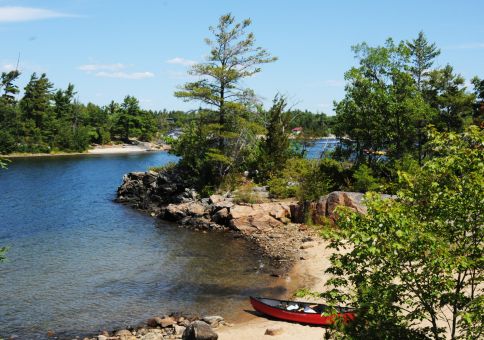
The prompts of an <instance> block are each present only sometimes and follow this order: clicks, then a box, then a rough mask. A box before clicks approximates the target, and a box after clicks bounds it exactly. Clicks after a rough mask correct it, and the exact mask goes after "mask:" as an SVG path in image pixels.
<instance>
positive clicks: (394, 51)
mask: <svg viewBox="0 0 484 340" xmlns="http://www.w3.org/2000/svg"><path fill="white" fill-rule="evenodd" d="M353 51H354V52H355V55H356V57H357V59H358V61H359V65H358V66H357V67H353V68H351V69H350V70H349V71H348V72H346V74H345V80H346V82H347V85H346V95H345V98H344V99H343V100H341V101H340V102H338V103H335V106H336V108H335V111H336V117H335V122H334V124H333V130H334V131H335V134H336V135H337V136H340V137H344V138H342V144H343V147H341V148H340V149H339V150H337V152H336V153H335V156H337V157H338V158H340V159H350V160H352V161H355V163H356V164H366V165H367V166H369V167H370V168H371V170H372V171H373V175H374V176H375V177H384V178H386V179H387V180H389V181H393V180H395V179H396V176H395V174H396V171H395V169H394V168H393V167H394V166H395V165H397V164H398V163H399V162H400V161H401V160H402V159H403V158H405V157H412V158H414V159H417V160H418V162H419V164H420V165H421V164H422V162H423V160H424V159H425V158H426V157H428V156H429V155H427V154H426V152H425V150H426V148H425V144H426V143H427V134H426V128H427V126H428V125H429V124H433V125H434V126H435V127H436V128H437V129H438V130H439V131H447V132H450V131H455V132H462V131H463V129H464V128H465V126H467V125H469V124H471V123H472V122H474V123H477V124H480V123H479V122H480V121H481V119H480V118H479V117H480V115H481V113H482V107H484V106H481V104H480V103H481V102H482V99H481V101H479V100H477V101H476V100H475V98H477V97H478V96H479V94H480V93H481V92H482V91H480V90H479V88H480V87H479V86H480V81H479V79H478V78H476V80H475V81H474V82H473V84H474V87H475V91H474V92H475V93H474V94H473V93H468V92H467V90H466V88H465V86H464V83H465V81H464V79H463V78H462V77H461V76H460V75H458V74H455V73H454V71H453V68H452V67H451V66H450V65H447V66H445V67H443V68H433V67H434V62H435V58H436V57H437V56H438V55H439V54H440V50H439V49H438V48H437V46H436V45H435V44H434V43H429V42H428V41H427V38H426V37H425V35H424V33H423V32H420V33H419V35H418V37H417V38H416V39H414V40H412V41H406V42H403V41H402V42H400V43H398V44H396V43H395V42H394V41H393V40H392V39H388V40H387V41H386V43H385V45H383V46H377V47H370V46H368V45H367V44H366V43H362V44H359V45H356V46H354V47H353ZM481 98H482V97H481Z"/></svg>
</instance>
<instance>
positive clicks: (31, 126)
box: [0, 71, 169, 154]
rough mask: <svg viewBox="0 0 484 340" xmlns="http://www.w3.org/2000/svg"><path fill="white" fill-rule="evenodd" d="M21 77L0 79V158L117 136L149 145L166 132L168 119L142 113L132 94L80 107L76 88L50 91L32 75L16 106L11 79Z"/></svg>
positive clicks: (71, 148)
mask: <svg viewBox="0 0 484 340" xmlns="http://www.w3.org/2000/svg"><path fill="white" fill-rule="evenodd" d="M19 75H20V73H19V72H18V71H11V72H8V73H5V72H4V73H2V76H1V81H0V90H1V91H2V95H1V96H0V154H9V153H13V152H26V153H38V152H42V153H49V152H53V151H68V152H82V151H85V150H86V149H87V148H88V147H89V145H90V144H91V143H98V144H106V143H109V142H110V141H111V140H112V139H116V138H119V139H123V140H125V141H129V138H135V139H139V140H143V141H149V140H152V139H154V138H155V137H157V133H158V130H161V129H163V128H164V126H162V119H161V118H162V117H163V115H164V114H166V115H169V113H166V112H153V111H146V110H142V109H141V108H140V107H139V103H138V100H137V99H136V98H134V97H131V96H127V97H126V98H125V99H124V101H123V103H122V104H121V105H120V104H117V103H115V102H111V104H109V105H108V106H106V107H104V108H101V107H99V106H97V105H95V104H92V103H88V104H87V105H84V104H81V103H79V102H77V101H76V100H75V99H74V98H75V96H76V94H77V93H76V92H75V90H74V85H72V84H69V85H68V86H67V88H66V89H65V90H63V89H57V90H55V91H53V90H52V87H53V85H52V83H51V82H50V81H49V80H48V78H47V76H46V75H45V74H42V75H41V76H40V77H39V76H37V75H36V74H35V73H34V74H33V75H32V76H31V78H30V81H29V82H28V84H27V85H26V86H25V91H24V96H23V97H22V98H21V100H20V101H19V102H17V99H16V95H17V94H18V92H19V90H18V87H17V86H16V85H15V81H16V80H17V78H18V77H19ZM166 125H168V123H166Z"/></svg>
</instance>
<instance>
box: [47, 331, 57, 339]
mask: <svg viewBox="0 0 484 340" xmlns="http://www.w3.org/2000/svg"><path fill="white" fill-rule="evenodd" d="M54 335H55V333H54V331H53V330H50V329H49V330H48V331H47V336H49V337H50V336H54Z"/></svg>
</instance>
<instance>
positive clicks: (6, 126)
mask: <svg viewBox="0 0 484 340" xmlns="http://www.w3.org/2000/svg"><path fill="white" fill-rule="evenodd" d="M19 76H20V72H19V71H17V70H14V71H10V72H7V73H6V72H3V73H2V76H1V80H0V89H1V91H2V95H1V96H0V153H10V152H13V151H14V150H15V144H16V142H17V141H16V139H17V130H18V124H19V117H18V108H17V100H16V98H15V96H16V95H17V94H18V92H19V89H18V86H17V85H15V83H14V82H15V80H17V78H18V77H19Z"/></svg>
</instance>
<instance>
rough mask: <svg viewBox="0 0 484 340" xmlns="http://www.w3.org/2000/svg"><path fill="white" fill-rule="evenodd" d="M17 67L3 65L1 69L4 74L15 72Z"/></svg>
mask: <svg viewBox="0 0 484 340" xmlns="http://www.w3.org/2000/svg"><path fill="white" fill-rule="evenodd" d="M15 68H16V67H15V66H14V65H13V64H3V65H2V66H1V67H0V69H1V70H2V71H4V72H10V71H13V70H15Z"/></svg>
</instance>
